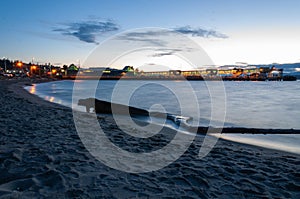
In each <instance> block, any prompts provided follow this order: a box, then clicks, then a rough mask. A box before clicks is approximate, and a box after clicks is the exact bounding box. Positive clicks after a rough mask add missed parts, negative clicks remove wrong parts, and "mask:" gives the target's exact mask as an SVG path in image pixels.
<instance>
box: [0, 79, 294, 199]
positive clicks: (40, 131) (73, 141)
mask: <svg viewBox="0 0 300 199" xmlns="http://www.w3.org/2000/svg"><path fill="white" fill-rule="evenodd" d="M25 83H27V84H28V83H31V82H30V81H29V80H27V81H23V82H20V81H18V82H16V81H14V80H12V81H9V80H3V81H0V106H1V111H0V135H1V136H0V173H1V175H0V197H1V198H44V197H49V198H58V197H59V198H95V197H101V198H137V197H139V198H176V197H177V198H178V197H186V198H239V199H240V198H300V191H299V190H300V167H299V165H300V156H299V155H296V154H291V153H285V152H281V151H276V150H270V149H265V148H259V147H254V146H250V145H245V144H239V143H234V142H230V141H225V140H221V139H219V140H218V143H217V145H216V146H215V148H214V149H213V150H212V151H211V152H210V153H209V154H208V155H207V156H206V157H205V158H203V159H199V158H198V152H199V148H200V145H201V138H196V139H195V141H194V142H193V143H192V144H191V146H190V147H189V149H188V150H187V151H186V152H185V154H184V155H183V156H181V157H180V158H179V159H178V160H177V161H175V162H174V163H172V164H170V165H169V166H167V167H165V168H163V169H161V170H158V171H154V172H149V173H141V174H130V173H126V172H121V171H118V170H115V169H112V168H109V167H107V166H105V165H104V164H103V163H101V162H100V161H98V160H97V159H95V158H94V157H93V156H92V155H91V154H90V153H89V152H88V151H87V149H86V148H85V147H84V145H83V144H82V142H81V141H80V139H79V136H78V134H77V132H76V129H75V125H74V121H73V115H72V110H71V109H69V108H66V107H63V106H60V105H56V104H52V103H50V102H46V101H44V100H42V99H40V98H39V97H37V96H34V95H31V94H29V93H27V91H25V90H24V89H23V88H22V85H24V84H25ZM99 122H100V125H101V127H102V128H103V129H105V130H106V131H107V132H108V134H110V136H112V139H113V141H114V142H115V143H116V144H118V145H119V146H120V147H124V148H126V147H127V146H129V145H130V144H132V142H133V141H132V140H130V139H128V138H126V137H124V136H122V135H123V134H122V132H121V131H120V130H119V129H118V127H117V126H116V125H115V124H114V123H113V121H112V119H111V117H110V116H104V117H103V118H102V119H101V120H100V121H99ZM165 142H167V140H166V141H165ZM135 144H136V145H138V144H139V143H135ZM162 144H164V143H162Z"/></svg>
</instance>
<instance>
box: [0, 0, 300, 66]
mask: <svg viewBox="0 0 300 199" xmlns="http://www.w3.org/2000/svg"><path fill="white" fill-rule="evenodd" d="M299 8H300V1H298V0H286V1H284V0H273V1H271V0H261V1H259V0H252V1H245V0H236V1H221V0H211V1H201V0H197V1H196V0H195V1H192V0H187V1H175V0H174V1H170V0H165V1H158V0H151V1H150V0H147V1H146V0H139V1H137V0H132V1H101V0H91V1H90V0H87V1H82V0H73V1H67V0H52V1H39V0H27V1H26V0H3V1H1V10H0V26H1V28H0V42H1V48H0V56H1V57H7V58H10V59H21V60H24V61H31V60H34V61H35V62H40V63H43V62H47V63H48V62H51V63H53V64H62V63H66V64H70V63H78V62H79V60H80V61H81V62H84V60H85V59H86V57H87V56H88V55H89V54H90V52H91V51H93V49H95V48H96V47H97V45H98V44H99V43H101V42H102V41H104V40H105V39H107V38H109V37H111V36H113V35H114V34H117V33H120V32H122V31H126V30H131V29H134V28H144V27H160V28H171V29H175V30H178V31H179V32H181V33H183V34H185V35H187V36H188V37H190V38H191V39H192V40H194V41H195V42H197V43H198V44H199V45H200V46H201V47H202V48H203V49H204V50H205V51H206V52H207V53H208V55H209V56H210V57H211V58H212V60H213V62H214V63H215V64H218V65H220V64H234V63H235V62H247V63H250V64H259V63H273V62H278V63H284V62H300V55H299V52H300V47H299V46H300V45H299V44H300V20H299V19H300V12H299ZM133 63H134V61H133ZM121 64H122V63H121ZM124 64H126V63H124Z"/></svg>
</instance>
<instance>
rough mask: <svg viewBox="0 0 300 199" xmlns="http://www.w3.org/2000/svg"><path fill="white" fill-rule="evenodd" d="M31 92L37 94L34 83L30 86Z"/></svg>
mask: <svg viewBox="0 0 300 199" xmlns="http://www.w3.org/2000/svg"><path fill="white" fill-rule="evenodd" d="M29 92H30V93H31V94H35V93H36V89H35V85H32V86H31V87H30V89H29Z"/></svg>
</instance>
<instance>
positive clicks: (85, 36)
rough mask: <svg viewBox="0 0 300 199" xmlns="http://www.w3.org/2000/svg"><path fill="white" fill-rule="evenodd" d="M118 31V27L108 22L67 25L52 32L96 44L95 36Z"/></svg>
mask: <svg viewBox="0 0 300 199" xmlns="http://www.w3.org/2000/svg"><path fill="white" fill-rule="evenodd" d="M117 30H119V26H118V25H117V24H116V23H114V22H112V21H110V20H107V21H86V22H79V23H69V24H66V25H65V27H63V28H56V29H54V30H53V31H55V32H60V33H62V34H63V35H68V36H74V37H77V38H78V39H79V40H81V41H84V42H87V43H97V41H96V35H98V34H104V33H107V32H113V31H117Z"/></svg>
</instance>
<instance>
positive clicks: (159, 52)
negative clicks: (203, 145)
mask: <svg viewBox="0 0 300 199" xmlns="http://www.w3.org/2000/svg"><path fill="white" fill-rule="evenodd" d="M180 51H182V49H175V48H174V49H156V53H154V54H152V55H151V57H163V56H169V55H174V54H176V53H177V52H180Z"/></svg>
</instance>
